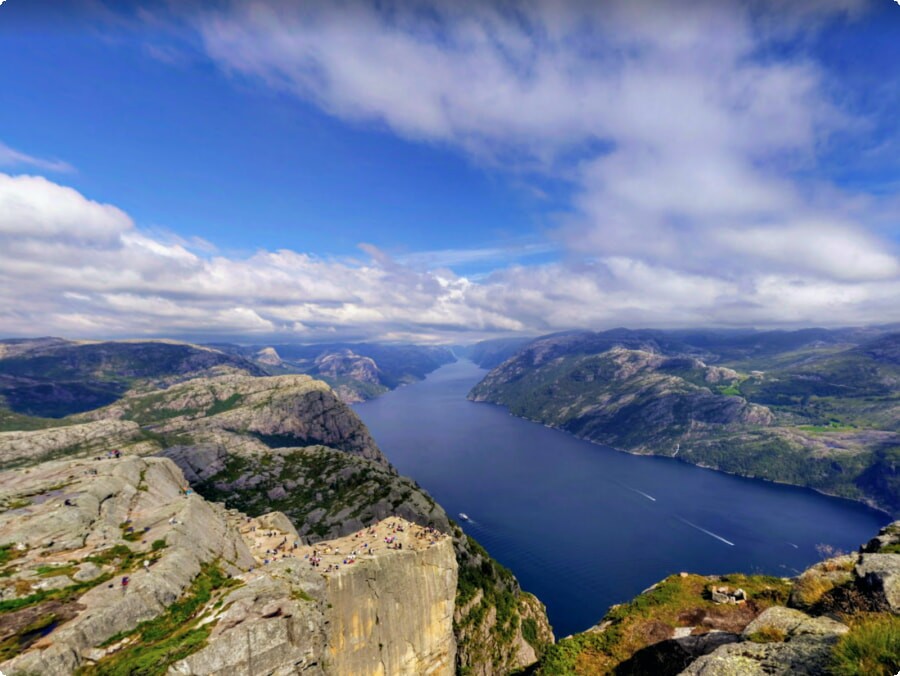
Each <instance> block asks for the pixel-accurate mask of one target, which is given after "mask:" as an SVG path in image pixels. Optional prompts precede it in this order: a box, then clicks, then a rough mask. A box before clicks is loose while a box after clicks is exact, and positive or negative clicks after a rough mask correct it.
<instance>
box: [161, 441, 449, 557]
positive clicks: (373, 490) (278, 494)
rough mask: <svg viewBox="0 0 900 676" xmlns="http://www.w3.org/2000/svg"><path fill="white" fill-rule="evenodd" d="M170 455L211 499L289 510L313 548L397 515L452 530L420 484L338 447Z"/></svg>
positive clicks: (251, 509) (196, 450) (249, 508)
mask: <svg viewBox="0 0 900 676" xmlns="http://www.w3.org/2000/svg"><path fill="white" fill-rule="evenodd" d="M164 454H165V455H166V456H167V457H170V458H171V459H172V460H174V461H175V462H176V464H178V466H179V467H181V468H182V470H183V471H184V473H185V475H186V476H187V477H188V478H189V480H190V481H191V483H192V484H193V485H194V487H195V488H196V489H197V490H198V491H199V492H200V493H201V494H203V495H205V496H207V497H208V498H209V499H211V500H216V501H224V502H227V503H228V505H229V506H232V507H236V508H238V509H240V510H242V511H244V512H246V513H248V514H254V515H255V514H261V513H263V512H265V511H267V510H269V509H276V510H278V511H281V512H284V513H285V514H287V515H288V516H289V517H290V519H291V520H292V521H293V522H294V523H295V524H297V525H298V528H297V530H298V531H299V534H300V536H302V538H303V539H304V540H305V541H307V542H316V541H318V540H324V539H331V538H335V537H341V536H343V535H346V534H348V533H352V532H353V531H356V530H359V529H360V528H362V527H363V526H366V525H369V524H371V523H374V522H376V521H380V520H381V519H385V518H387V517H389V516H394V515H396V516H400V517H402V518H404V519H407V520H408V521H412V522H415V523H419V524H420V525H423V526H434V527H436V528H438V529H439V530H440V531H441V532H443V533H449V532H450V520H449V519H448V518H447V514H446V513H445V512H444V510H443V509H441V507H440V506H439V505H437V503H435V501H434V500H433V499H432V498H431V497H430V496H429V495H428V494H427V493H425V492H424V491H422V489H421V488H419V487H418V486H417V485H416V484H415V482H413V481H412V480H410V479H407V478H406V477H402V476H399V475H398V474H396V473H395V472H393V471H392V470H390V469H389V468H385V467H384V466H383V465H381V464H380V463H377V462H375V461H372V460H367V459H365V458H361V457H359V456H355V455H351V454H349V453H344V452H341V451H336V450H334V449H332V448H327V447H324V446H309V447H306V448H278V449H272V450H271V451H269V452H267V453H265V454H262V455H252V454H251V455H239V454H235V453H229V452H228V451H226V450H225V449H224V448H222V447H215V446H190V447H183V446H176V447H173V448H170V449H167V450H166V451H165V452H164Z"/></svg>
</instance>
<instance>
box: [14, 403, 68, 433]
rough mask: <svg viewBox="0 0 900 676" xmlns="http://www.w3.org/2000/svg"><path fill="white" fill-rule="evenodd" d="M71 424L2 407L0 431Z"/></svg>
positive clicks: (26, 429)
mask: <svg viewBox="0 0 900 676" xmlns="http://www.w3.org/2000/svg"><path fill="white" fill-rule="evenodd" d="M67 424H71V423H70V422H69V421H66V420H60V419H58V418H38V417H35V416H30V415H22V414H21V413H14V412H13V411H10V410H8V409H4V408H0V432H11V431H15V430H18V431H32V430H43V429H47V428H49V427H60V426H62V425H67Z"/></svg>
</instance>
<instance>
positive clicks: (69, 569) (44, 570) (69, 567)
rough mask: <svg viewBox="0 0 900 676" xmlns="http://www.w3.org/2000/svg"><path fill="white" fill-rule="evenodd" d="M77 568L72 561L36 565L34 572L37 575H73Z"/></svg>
mask: <svg viewBox="0 0 900 676" xmlns="http://www.w3.org/2000/svg"><path fill="white" fill-rule="evenodd" d="M77 570H78V568H77V567H76V566H75V564H73V563H67V564H65V565H63V566H38V567H37V569H36V570H35V572H36V573H37V574H38V577H56V576H57V575H69V576H71V575H74V574H75V571H77Z"/></svg>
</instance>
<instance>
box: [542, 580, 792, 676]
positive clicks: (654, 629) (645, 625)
mask: <svg viewBox="0 0 900 676" xmlns="http://www.w3.org/2000/svg"><path fill="white" fill-rule="evenodd" d="M721 582H722V583H725V584H728V585H729V586H732V587H741V588H742V589H744V590H745V591H746V592H747V594H748V595H749V597H750V603H753V604H754V605H755V606H756V607H757V608H759V609H762V608H766V607H769V606H772V605H781V604H783V603H785V602H786V600H787V597H788V594H789V592H790V582H788V581H786V580H782V579H781V578H776V577H768V576H758V575H753V576H748V575H728V576H725V577H722V578H721ZM711 584H712V583H711V582H710V581H709V580H708V579H707V578H705V577H701V576H697V575H688V576H687V577H681V576H678V575H673V576H671V577H669V578H666V579H665V580H663V581H662V582H660V583H659V584H657V585H656V586H655V587H653V588H652V589H651V590H650V591H648V592H646V593H644V594H641V595H640V596H637V597H635V598H634V599H632V600H631V601H629V602H628V603H624V604H622V605H618V606H614V607H613V608H611V609H610V610H609V612H608V613H607V614H606V616H605V617H604V618H603V623H604V624H606V623H609V624H608V626H607V627H606V629H605V630H603V631H600V632H598V631H587V632H584V633H581V634H576V635H575V636H573V637H571V638H568V639H563V640H562V641H560V642H559V643H557V644H555V645H553V646H551V647H550V648H549V649H548V650H547V652H546V654H545V655H544V657H543V658H542V659H541V662H540V665H539V667H538V669H537V673H538V674H541V675H545V676H564V675H566V676H568V675H573V674H578V675H581V674H584V675H587V674H591V675H595V674H596V675H600V674H611V673H614V672H616V673H618V671H617V670H618V669H619V668H620V665H623V664H624V663H626V662H627V661H628V660H631V659H632V658H633V657H634V656H635V654H636V653H638V651H640V650H641V649H643V648H646V647H647V646H649V645H651V644H653V643H656V642H657V641H658V640H659V639H660V631H665V632H669V631H670V630H671V629H672V628H674V627H679V626H691V625H693V624H695V623H697V620H698V618H702V617H704V616H707V617H710V618H715V621H716V622H718V623H719V624H718V625H717V626H720V627H724V628H727V629H731V630H735V629H739V628H742V627H741V625H742V624H745V623H746V621H747V620H746V619H745V617H744V615H743V613H742V609H741V608H740V607H738V606H728V607H726V606H716V605H715V604H714V603H713V602H712V600H711V599H710V595H709V587H710V586H711ZM715 584H720V583H719V582H716V583H715ZM711 612H715V614H714V615H712V614H708V613H711ZM728 613H731V614H732V615H731V616H729V615H728ZM626 671H627V670H626ZM636 672H637V673H640V670H639V669H638V670H636Z"/></svg>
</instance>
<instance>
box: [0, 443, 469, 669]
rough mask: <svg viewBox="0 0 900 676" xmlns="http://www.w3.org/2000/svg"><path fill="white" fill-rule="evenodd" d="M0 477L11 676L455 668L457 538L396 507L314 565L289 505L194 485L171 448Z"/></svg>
mask: <svg viewBox="0 0 900 676" xmlns="http://www.w3.org/2000/svg"><path fill="white" fill-rule="evenodd" d="M0 485H2V486H3V489H2V495H3V499H4V500H5V501H6V502H7V504H13V505H15V507H14V508H12V509H8V510H7V511H5V512H3V513H0V552H2V553H3V565H4V568H3V573H4V577H3V582H2V587H0V590H2V595H0V612H2V613H3V616H2V617H3V622H2V630H0V632H2V633H0V650H2V653H0V658H2V659H4V660H5V661H3V662H2V663H0V669H2V670H3V671H4V673H6V674H8V675H11V674H26V673H41V674H48V675H53V674H70V673H73V672H74V671H75V670H81V671H80V673H88V674H90V673H99V674H103V673H110V674H112V673H162V670H163V668H165V667H168V668H169V671H168V673H170V674H214V673H272V672H276V673H294V672H295V671H296V670H299V669H304V670H305V672H308V673H319V674H346V673H358V674H410V675H413V674H426V673H427V674H451V673H453V671H454V664H455V650H456V643H455V639H454V635H453V624H452V623H453V607H454V597H455V592H456V576H457V566H456V560H455V557H454V553H453V546H452V542H451V540H450V538H449V537H447V536H445V535H442V534H440V533H437V532H429V531H426V530H425V529H423V528H420V527H418V526H415V525H413V524H410V523H408V522H405V521H403V520H401V519H393V520H391V521H390V522H389V523H388V522H381V523H379V524H378V525H377V526H375V527H373V528H371V529H368V530H366V531H363V532H360V533H356V534H354V535H351V536H349V537H346V538H344V539H341V540H334V541H330V542H328V543H320V544H318V545H317V546H316V549H317V550H318V553H319V556H320V558H321V562H320V563H319V565H318V566H312V565H310V558H309V557H310V556H311V555H312V553H313V549H312V547H304V546H299V544H297V539H298V538H297V534H296V532H295V531H294V530H293V526H292V525H291V523H290V521H289V520H288V519H286V518H285V517H284V516H283V515H279V514H277V513H275V514H268V515H264V516H262V517H260V518H259V519H251V518H249V517H247V516H246V515H243V514H241V513H240V512H237V511H235V510H227V509H225V508H224V507H222V506H221V505H216V504H213V503H209V502H207V501H206V500H204V499H203V498H201V497H200V496H199V495H197V494H196V493H192V492H190V491H188V492H187V493H186V492H185V491H186V489H187V482H186V481H185V479H184V477H183V476H182V475H181V473H180V472H179V470H178V469H177V467H176V466H175V465H174V464H173V463H172V462H171V461H169V460H167V459H163V458H137V457H129V458H122V459H103V460H67V461H58V462H50V463H44V464H42V465H39V466H37V467H34V468H31V469H30V470H13V471H9V472H4V473H3V474H2V475H0ZM391 536H393V538H394V540H393V544H395V545H396V543H399V542H402V543H403V548H402V549H394V548H392V547H389V546H387V545H386V544H385V542H384V539H385V538H388V537H391ZM276 549H277V550H278V553H277V554H274V555H273V554H270V553H269V552H271V551H273V550H276ZM354 549H357V550H359V553H358V555H357V556H356V557H355V561H354V562H353V563H345V561H346V558H345V557H346V556H347V555H349V554H350V552H351V551H352V550H354ZM126 576H127V579H128V584H127V585H123V584H122V581H123V580H124V579H126ZM160 660H162V661H163V663H162V664H161V663H160ZM151 667H152V669H151Z"/></svg>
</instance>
